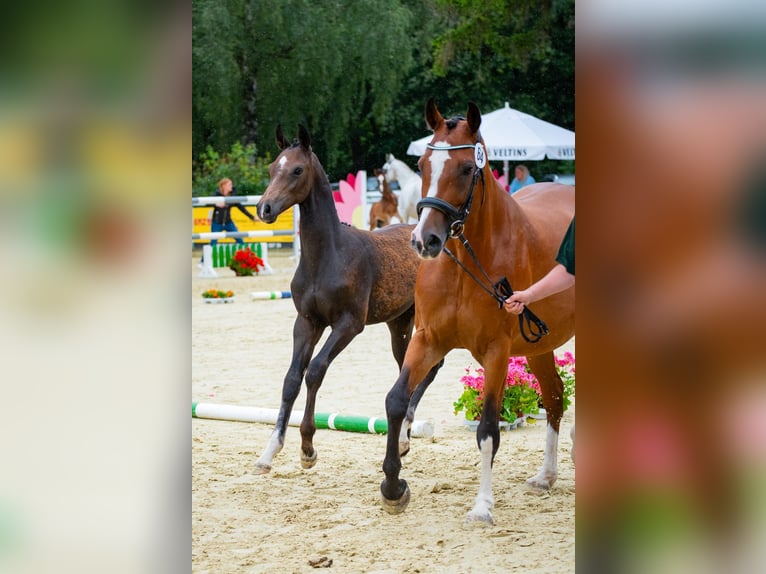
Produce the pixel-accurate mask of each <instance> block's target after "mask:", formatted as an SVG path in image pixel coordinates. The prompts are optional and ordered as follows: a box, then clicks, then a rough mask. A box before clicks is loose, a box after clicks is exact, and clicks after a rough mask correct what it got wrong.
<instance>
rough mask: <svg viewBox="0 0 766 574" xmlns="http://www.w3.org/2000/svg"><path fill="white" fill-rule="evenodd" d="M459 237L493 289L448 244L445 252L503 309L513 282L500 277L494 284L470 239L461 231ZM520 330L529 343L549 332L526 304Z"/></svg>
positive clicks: (520, 317)
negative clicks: (469, 241)
mask: <svg viewBox="0 0 766 574" xmlns="http://www.w3.org/2000/svg"><path fill="white" fill-rule="evenodd" d="M458 239H460V241H461V242H462V243H463V246H464V247H465V249H466V251H467V252H468V254H469V255H470V256H471V258H472V259H473V260H474V262H475V263H476V266H477V267H478V268H479V271H481V273H482V275H484V278H485V279H486V280H487V284H488V285H491V286H492V288H491V289H490V288H489V287H488V286H487V284H485V283H484V282H483V281H482V280H481V279H479V278H478V277H477V276H476V275H475V274H474V273H473V272H472V271H471V270H470V269H468V267H466V266H465V265H463V263H462V262H461V261H460V260H459V259H458V258H457V257H455V254H454V253H452V251H450V250H449V248H447V247H446V246H445V247H444V252H445V253H446V254H447V255H449V257H450V258H451V259H452V260H453V261H454V262H455V263H457V264H458V265H459V266H460V267H461V268H462V269H463V271H465V272H466V273H468V275H469V277H471V279H473V280H474V281H475V282H476V284H477V285H479V287H481V288H482V289H484V290H485V291H486V292H487V293H489V294H490V295H491V296H492V297H493V298H494V299H495V301H497V304H498V309H502V308H503V303H505V300H506V299H508V297H510V296H511V295H513V289H512V288H511V284H510V283H509V282H508V279H507V278H506V277H503V278H501V279H500V281H498V282H497V283H495V284H493V283H492V280H491V279H490V278H489V276H488V275H487V272H486V271H484V267H482V265H481V263H479V260H478V259H477V258H476V255H475V254H474V252H473V249H472V248H471V244H470V243H468V240H467V239H466V238H465V236H464V235H463V234H462V233H460V234H459V235H458ZM519 331H520V332H521V336H522V337H524V340H525V341H526V342H527V343H537V342H538V341H539V340H540V339H542V338H543V337H544V336H545V335H547V334H548V333H549V331H548V325H546V324H545V321H543V320H542V319H540V317H538V316H537V315H535V314H534V313H533V312H532V311H531V310H530V309H529V307H527V306H526V305H524V310H523V311H522V312H521V314H520V315H519ZM527 333H529V335H527Z"/></svg>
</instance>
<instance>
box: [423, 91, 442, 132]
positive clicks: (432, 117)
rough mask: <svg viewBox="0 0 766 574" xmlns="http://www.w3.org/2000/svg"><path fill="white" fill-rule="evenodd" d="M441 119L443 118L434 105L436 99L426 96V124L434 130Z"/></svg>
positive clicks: (440, 123)
mask: <svg viewBox="0 0 766 574" xmlns="http://www.w3.org/2000/svg"><path fill="white" fill-rule="evenodd" d="M443 121H444V118H443V117H442V115H441V113H439V108H437V107H436V100H435V99H434V98H433V97H431V98H428V103H427V104H426V124H427V125H428V127H429V128H431V129H432V130H433V131H436V130H437V129H439V127H440V126H441V125H442V122H443Z"/></svg>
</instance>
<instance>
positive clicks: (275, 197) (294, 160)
mask: <svg viewBox="0 0 766 574" xmlns="http://www.w3.org/2000/svg"><path fill="white" fill-rule="evenodd" d="M276 137H277V145H278V146H279V149H280V150H282V151H281V153H280V154H279V155H278V156H277V158H276V159H275V160H274V161H273V162H271V165H269V178H270V182H269V186H268V187H267V188H266V191H264V192H263V197H261V200H260V201H259V202H258V207H257V211H258V217H260V218H261V219H262V220H263V221H265V222H266V223H273V222H274V220H276V218H277V217H278V216H279V214H280V213H282V212H283V211H285V210H286V209H288V208H289V207H292V206H293V205H295V204H298V203H301V202H303V201H304V200H305V199H306V198H307V197H308V196H309V194H310V193H311V190H312V188H313V187H314V183H315V180H316V178H317V176H318V175H319V174H318V173H317V172H318V171H321V169H322V168H321V166H320V165H319V161H318V160H317V159H316V156H315V155H314V153H313V152H312V151H311V136H309V132H308V130H306V128H305V127H303V126H302V125H301V126H298V139H296V140H295V141H293V142H292V143H290V142H289V141H287V138H286V137H285V136H284V134H283V133H282V127H281V126H277V131H276Z"/></svg>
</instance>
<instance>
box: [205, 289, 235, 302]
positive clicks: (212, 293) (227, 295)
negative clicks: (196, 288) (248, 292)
mask: <svg viewBox="0 0 766 574" xmlns="http://www.w3.org/2000/svg"><path fill="white" fill-rule="evenodd" d="M202 298H203V299H204V300H205V303H229V302H231V301H234V292H233V291H220V290H218V289H208V290H207V291H205V292H204V293H202Z"/></svg>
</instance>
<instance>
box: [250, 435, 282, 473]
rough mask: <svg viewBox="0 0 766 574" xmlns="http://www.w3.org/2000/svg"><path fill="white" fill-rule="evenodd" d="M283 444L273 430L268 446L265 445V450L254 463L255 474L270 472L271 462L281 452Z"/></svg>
mask: <svg viewBox="0 0 766 574" xmlns="http://www.w3.org/2000/svg"><path fill="white" fill-rule="evenodd" d="M282 446H283V443H282V441H280V440H279V431H278V430H276V429H274V432H273V433H271V438H269V444H267V445H266V450H264V451H263V454H262V455H261V456H260V458H259V459H258V460H257V461H256V463H255V472H256V473H258V474H265V473H267V472H269V471H270V470H271V461H272V460H274V457H275V456H276V455H277V454H279V451H281V450H282Z"/></svg>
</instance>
